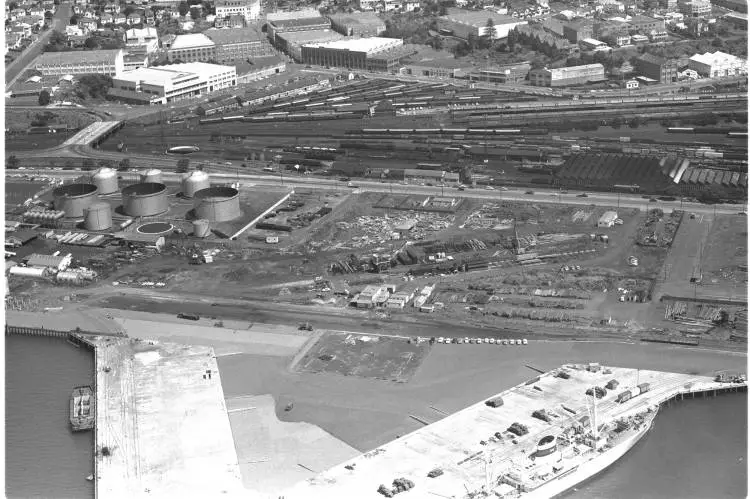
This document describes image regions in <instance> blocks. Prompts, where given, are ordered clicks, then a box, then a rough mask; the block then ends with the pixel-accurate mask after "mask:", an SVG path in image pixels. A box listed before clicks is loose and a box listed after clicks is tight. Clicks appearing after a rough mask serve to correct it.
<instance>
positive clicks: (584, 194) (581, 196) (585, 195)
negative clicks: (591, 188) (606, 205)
mask: <svg viewBox="0 0 750 499" xmlns="http://www.w3.org/2000/svg"><path fill="white" fill-rule="evenodd" d="M576 197H577V198H587V197H589V195H588V194H586V193H585V192H582V193H581V194H578V195H577V196H576Z"/></svg>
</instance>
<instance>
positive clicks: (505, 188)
mask: <svg viewBox="0 0 750 499" xmlns="http://www.w3.org/2000/svg"><path fill="white" fill-rule="evenodd" d="M500 190H501V191H507V190H508V188H507V187H501V188H500Z"/></svg>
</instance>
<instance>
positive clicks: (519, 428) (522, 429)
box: [508, 422, 529, 437]
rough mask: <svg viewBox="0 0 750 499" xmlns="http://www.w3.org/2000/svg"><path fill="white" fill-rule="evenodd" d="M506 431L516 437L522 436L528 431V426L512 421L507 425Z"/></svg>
mask: <svg viewBox="0 0 750 499" xmlns="http://www.w3.org/2000/svg"><path fill="white" fill-rule="evenodd" d="M508 431H509V432H510V433H513V434H514V435H516V436H518V437H522V436H524V435H526V434H527V433H528V432H529V428H528V427H527V426H526V425H523V424H521V423H518V422H516V423H513V424H512V425H510V426H509V427H508Z"/></svg>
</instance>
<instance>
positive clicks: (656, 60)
mask: <svg viewBox="0 0 750 499" xmlns="http://www.w3.org/2000/svg"><path fill="white" fill-rule="evenodd" d="M636 60H638V61H643V62H650V63H652V64H659V65H662V64H664V63H665V62H666V61H667V59H666V58H664V57H660V56H658V55H654V54H643V55H642V56H640V57H639V58H638V59H636Z"/></svg>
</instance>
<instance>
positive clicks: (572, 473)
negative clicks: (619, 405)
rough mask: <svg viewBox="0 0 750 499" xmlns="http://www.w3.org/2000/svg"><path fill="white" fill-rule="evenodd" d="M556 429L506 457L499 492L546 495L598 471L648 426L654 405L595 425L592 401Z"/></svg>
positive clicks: (523, 497)
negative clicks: (529, 449)
mask: <svg viewBox="0 0 750 499" xmlns="http://www.w3.org/2000/svg"><path fill="white" fill-rule="evenodd" d="M592 399H593V404H592V405H593V411H592V413H591V416H590V417H589V416H584V417H583V418H581V419H580V420H576V421H575V422H574V423H573V424H571V425H570V426H567V427H564V429H563V431H562V432H561V433H560V434H558V435H545V436H544V437H542V438H541V439H540V440H539V442H538V444H537V447H536V450H535V451H534V452H533V453H530V454H529V455H525V456H523V457H519V458H516V459H512V460H511V462H509V463H506V468H505V469H506V471H505V473H504V474H503V475H502V476H501V478H500V481H501V482H502V484H503V485H501V486H500V487H499V490H497V491H496V492H500V494H498V495H499V497H508V498H511V497H516V498H519V499H550V498H552V497H556V496H559V495H560V494H563V493H564V492H566V491H568V490H570V489H572V488H574V487H575V486H577V485H579V484H581V483H583V482H584V481H586V480H588V479H589V478H591V477H593V476H595V475H598V474H599V473H601V472H603V471H604V470H606V469H607V468H608V467H609V466H611V465H612V464H613V463H615V462H616V461H617V460H618V459H620V458H621V457H622V456H624V455H625V454H626V453H627V452H628V451H629V450H630V449H632V448H633V447H634V446H635V445H636V444H637V443H638V442H639V441H640V440H641V439H642V438H643V437H644V436H645V435H646V434H647V433H648V431H649V430H650V429H651V427H652V425H653V422H654V419H655V418H656V414H657V413H658V406H655V407H653V408H647V409H645V410H643V411H641V412H638V413H635V414H633V415H632V416H629V417H627V418H621V419H618V420H615V421H612V422H610V423H607V424H605V425H601V426H599V425H598V424H597V420H596V402H595V398H594V397H592Z"/></svg>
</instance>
